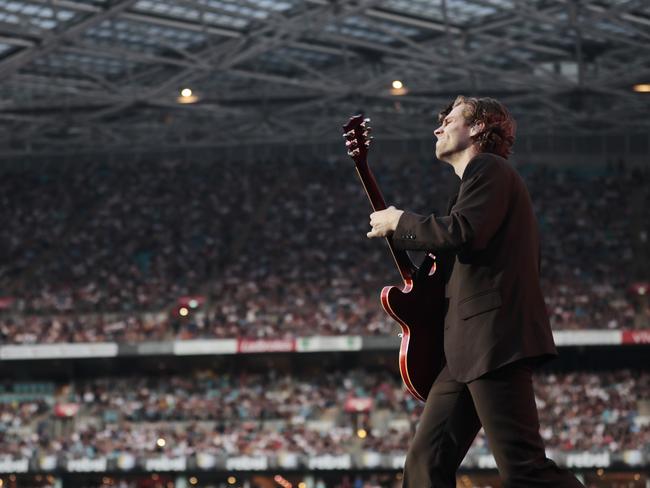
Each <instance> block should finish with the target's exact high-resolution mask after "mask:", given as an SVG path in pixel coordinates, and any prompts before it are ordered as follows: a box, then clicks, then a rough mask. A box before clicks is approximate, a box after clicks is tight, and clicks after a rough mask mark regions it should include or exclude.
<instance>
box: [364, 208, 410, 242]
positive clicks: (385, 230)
mask: <svg viewBox="0 0 650 488" xmlns="http://www.w3.org/2000/svg"><path fill="white" fill-rule="evenodd" d="M403 213H404V210H398V209H396V208H395V207H393V206H392V205H391V206H390V207H388V208H387V209H385V210H380V211H378V212H373V213H371V214H370V226H371V227H372V230H371V231H370V232H368V234H366V235H367V236H368V237H386V236H387V235H388V234H391V233H392V232H393V231H394V230H395V229H396V228H397V223H398V222H399V218H400V217H401V216H402V214H403Z"/></svg>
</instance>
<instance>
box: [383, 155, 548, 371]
mask: <svg viewBox="0 0 650 488" xmlns="http://www.w3.org/2000/svg"><path fill="white" fill-rule="evenodd" d="M448 213H449V215H447V216H442V217H441V216H436V215H435V214H434V215H430V216H428V217H423V216H420V215H417V214H414V213H411V212H404V213H403V214H402V216H401V218H400V220H399V223H398V226H397V229H396V230H395V232H394V233H393V236H392V240H393V243H394V245H395V246H396V247H397V248H399V249H407V250H424V251H431V252H433V253H434V254H437V255H438V256H440V259H442V260H443V261H444V260H445V259H446V260H447V263H446V272H447V283H446V286H445V295H446V297H447V311H446V316H445V326H444V327H445V331H444V350H445V357H446V360H447V364H448V366H449V371H450V372H451V374H452V376H453V377H454V378H455V379H456V380H457V381H462V382H469V381H471V380H473V379H476V378H478V377H479V376H481V375H483V374H485V373H487V372H489V371H492V370H494V369H496V368H499V367H501V366H504V365H506V364H508V363H511V362H513V361H516V360H518V359H522V358H538V359H540V360H543V359H545V358H548V357H551V356H554V355H556V354H557V351H556V349H555V345H554V343H553V335H552V333H551V328H550V325H549V321H548V314H547V312H546V305H545V303H544V298H543V297H542V291H541V288H540V284H539V266H540V250H539V232H538V229H537V222H536V220H535V215H534V213H533V208H532V204H531V200H530V196H529V194H528V190H527V189H526V185H525V184H524V182H523V180H522V179H521V177H520V176H519V174H518V173H517V172H516V171H515V170H514V169H513V168H512V167H511V166H510V165H509V164H508V162H507V161H506V160H505V159H503V158H501V157H499V156H497V155H494V154H487V153H481V154H479V155H477V156H476V157H474V158H473V159H472V160H471V161H470V162H469V163H468V165H467V167H466V168H465V172H464V174H463V178H462V180H461V184H460V189H459V192H458V196H457V198H456V201H455V203H453V206H452V207H451V209H450V211H449V212H448ZM443 264H444V263H443ZM443 268H445V266H443Z"/></svg>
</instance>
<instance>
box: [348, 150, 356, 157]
mask: <svg viewBox="0 0 650 488" xmlns="http://www.w3.org/2000/svg"><path fill="white" fill-rule="evenodd" d="M348 154H349V155H350V156H356V155H357V154H359V148H357V149H355V150H354V151H348Z"/></svg>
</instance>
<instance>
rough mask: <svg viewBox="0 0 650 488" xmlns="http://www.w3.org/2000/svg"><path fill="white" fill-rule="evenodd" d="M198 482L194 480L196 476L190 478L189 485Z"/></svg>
mask: <svg viewBox="0 0 650 488" xmlns="http://www.w3.org/2000/svg"><path fill="white" fill-rule="evenodd" d="M198 482H199V480H197V479H196V476H192V477H191V478H190V485H195V484H197V483H198Z"/></svg>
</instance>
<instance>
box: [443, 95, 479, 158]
mask: <svg viewBox="0 0 650 488" xmlns="http://www.w3.org/2000/svg"><path fill="white" fill-rule="evenodd" d="M464 108H465V104H463V103H461V104H459V105H456V106H455V107H454V108H453V110H452V111H451V112H449V114H448V115H447V116H446V117H445V118H444V120H443V121H442V123H441V124H440V127H438V128H437V129H436V130H435V131H433V134H434V135H435V136H436V138H437V139H438V140H437V141H436V157H437V158H438V159H439V160H441V161H449V159H453V155H454V154H456V153H459V152H461V151H464V150H465V149H467V148H468V147H470V146H471V145H472V139H471V137H470V135H471V128H470V126H469V125H467V123H466V122H465V119H464V118H463V109H464Z"/></svg>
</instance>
